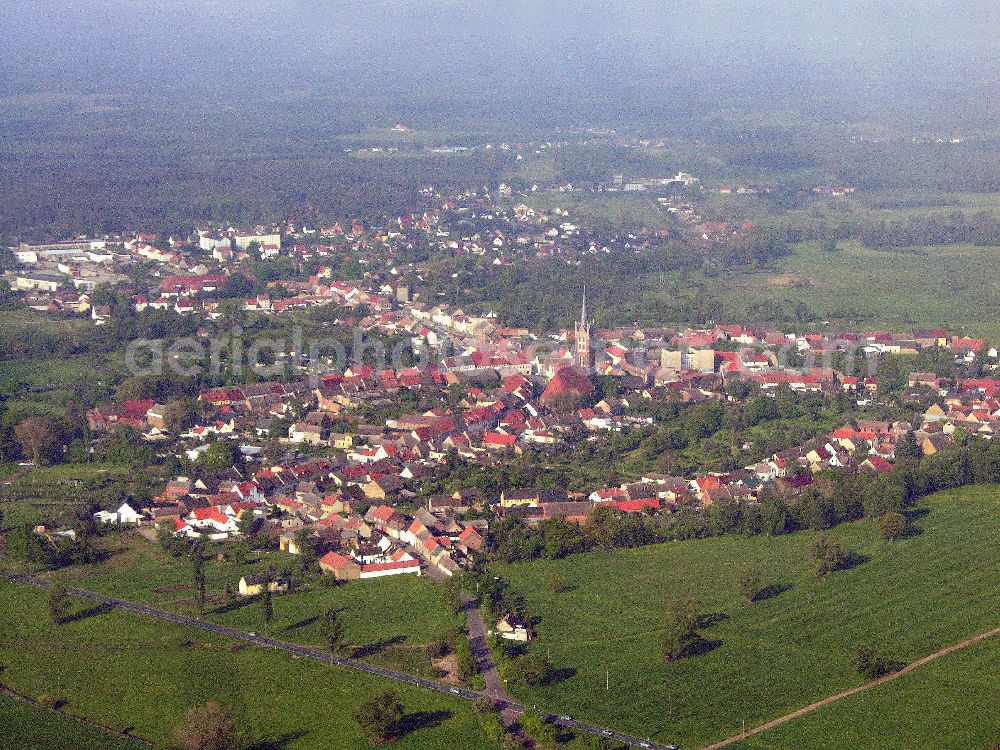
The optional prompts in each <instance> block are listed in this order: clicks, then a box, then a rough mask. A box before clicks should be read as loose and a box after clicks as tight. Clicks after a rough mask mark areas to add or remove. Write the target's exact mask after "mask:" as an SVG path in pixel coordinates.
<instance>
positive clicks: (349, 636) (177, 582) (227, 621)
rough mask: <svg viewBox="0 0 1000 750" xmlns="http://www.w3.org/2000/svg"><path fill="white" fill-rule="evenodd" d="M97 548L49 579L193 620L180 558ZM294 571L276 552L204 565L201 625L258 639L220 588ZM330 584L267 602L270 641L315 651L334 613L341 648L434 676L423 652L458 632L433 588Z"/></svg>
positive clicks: (136, 544) (252, 607)
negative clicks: (100, 556) (325, 617)
mask: <svg viewBox="0 0 1000 750" xmlns="http://www.w3.org/2000/svg"><path fill="white" fill-rule="evenodd" d="M98 544H99V545H100V546H101V547H103V548H104V549H105V550H106V551H107V552H108V553H109V556H108V557H107V559H105V560H104V561H103V562H101V563H98V564H95V565H88V566H80V567H70V568H65V569H63V570H60V571H58V572H57V573H52V574H50V575H51V576H52V577H54V578H58V579H59V580H62V581H63V582H65V583H66V584H67V585H70V586H77V587H80V588H86V589H89V590H92V591H97V592H100V593H103V594H108V595H111V596H118V597H121V598H123V599H128V600H129V601H136V602H143V603H147V604H151V605H153V606H156V607H159V608H161V609H167V610H171V611H176V612H179V613H181V614H186V615H190V616H194V615H196V614H197V604H196V591H195V588H194V585H193V573H192V567H191V564H190V562H189V561H188V560H187V559H186V558H183V559H179V560H178V559H176V558H173V557H171V556H170V555H167V554H166V553H164V552H163V551H162V550H161V549H160V547H159V546H158V545H157V544H156V543H154V542H149V541H147V540H145V539H142V538H141V537H139V536H138V535H134V534H112V535H109V536H107V537H103V538H101V539H100V540H99V541H98ZM219 549H222V550H224V549H225V548H224V547H220V548H219ZM297 565H298V558H294V557H292V556H290V555H287V554H285V553H281V552H269V553H255V555H254V556H253V557H252V558H251V559H250V560H248V561H247V563H246V564H237V563H236V562H233V561H226V562H217V561H215V560H214V559H213V560H210V561H209V562H207V563H206V566H205V576H206V584H207V585H206V590H207V605H206V612H205V619H206V620H208V621H209V622H216V623H219V624H220V625H229V626H231V627H235V628H240V629H243V630H254V631H258V632H262V631H263V627H264V623H263V621H262V617H261V609H262V608H261V603H260V601H259V598H258V597H238V596H237V597H227V596H226V595H225V590H226V586H227V585H228V586H229V587H231V589H232V590H233V591H235V590H236V589H237V587H238V584H239V581H240V578H241V577H242V576H243V575H245V574H249V573H257V572H263V571H264V570H266V569H267V568H268V567H269V566H273V567H275V569H277V570H282V569H285V568H286V567H288V568H294V566H297ZM331 583H332V579H331V578H330V577H328V576H323V577H320V578H319V579H318V580H317V581H315V582H314V583H313V584H312V585H311V586H310V587H308V588H302V589H293V591H292V592H291V593H289V594H283V595H276V596H274V597H273V599H272V602H273V607H274V619H273V621H272V623H271V633H272V634H273V635H274V637H275V638H279V639H281V640H286V641H293V642H297V643H303V644H308V645H313V646H320V647H322V645H323V641H322V637H321V634H320V630H319V625H318V617H319V615H321V614H322V613H323V612H324V611H326V610H327V609H328V608H329V607H331V606H334V607H336V608H337V610H338V612H339V614H340V617H341V621H342V623H343V625H344V628H345V637H344V640H345V643H346V644H348V645H349V646H351V647H353V648H354V649H356V650H357V651H358V653H359V655H360V656H362V657H363V658H366V659H368V660H371V661H373V662H376V663H378V664H381V665H383V666H386V667H390V668H393V669H399V670H401V671H405V672H409V673H412V674H417V675H419V676H422V677H435V676H436V671H435V668H434V667H433V665H432V664H431V660H430V658H429V657H428V656H427V654H426V650H425V647H426V646H427V645H428V644H430V643H433V642H436V641H442V640H448V639H449V638H450V637H451V635H452V633H453V632H454V630H455V629H456V628H458V627H459V625H460V622H459V620H458V618H457V617H456V616H454V615H452V614H451V612H450V611H449V610H448V609H447V607H446V606H445V604H444V603H443V599H442V596H441V593H442V592H441V589H440V587H439V585H438V584H437V583H436V582H434V581H433V580H431V579H430V578H428V577H426V576H421V577H415V576H396V577H388V578H377V579H374V580H370V581H355V582H352V583H349V584H347V585H343V586H336V587H334V586H332V585H330V584H331Z"/></svg>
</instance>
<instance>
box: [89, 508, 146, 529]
mask: <svg viewBox="0 0 1000 750" xmlns="http://www.w3.org/2000/svg"><path fill="white" fill-rule="evenodd" d="M142 519H143V515H142V513H139V512H138V511H137V510H135V508H133V507H132V506H131V505H129V504H128V503H122V504H121V506H120V507H119V508H118V510H115V511H109V510H99V511H97V512H96V513H95V514H94V520H95V521H97V522H98V523H120V524H123V525H128V526H138V525H139V524H140V523H142Z"/></svg>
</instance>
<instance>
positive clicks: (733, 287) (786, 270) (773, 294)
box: [651, 242, 1000, 338]
mask: <svg viewBox="0 0 1000 750" xmlns="http://www.w3.org/2000/svg"><path fill="white" fill-rule="evenodd" d="M840 246H841V248H842V249H841V250H840V251H839V252H835V253H830V252H824V251H823V250H822V249H821V248H820V245H819V243H802V244H799V245H796V246H795V247H794V251H793V253H792V254H791V255H789V256H787V257H785V258H782V259H781V260H779V261H778V262H777V264H776V266H775V268H773V269H770V270H768V271H766V272H753V273H747V272H739V273H736V274H734V275H732V276H726V277H722V276H720V277H716V278H713V279H708V280H706V282H705V284H706V290H707V292H708V293H709V294H710V296H713V297H716V298H718V299H719V300H720V301H721V302H722V305H723V309H724V310H725V311H726V316H727V318H732V319H741V316H742V315H744V314H745V312H746V310H747V309H749V308H752V307H753V306H755V305H759V304H761V303H763V302H767V301H773V302H776V303H779V304H780V305H781V306H782V307H783V308H784V309H786V310H787V309H791V306H792V305H795V304H796V303H799V302H801V303H803V304H804V305H805V306H806V307H807V308H808V309H809V311H810V312H812V313H813V314H814V315H816V316H818V317H819V318H820V319H822V320H830V321H832V322H833V324H832V326H831V327H832V328H834V329H836V330H841V329H843V328H846V329H847V330H854V328H852V327H856V328H857V329H859V330H882V329H888V330H894V331H902V332H905V331H910V330H912V329H913V328H926V327H937V326H941V327H944V328H947V329H948V330H949V331H955V332H966V333H969V334H971V335H982V336H987V337H991V338H998V337H1000V323H998V322H997V321H1000V279H998V277H997V275H996V273H993V272H992V271H991V269H993V268H995V267H996V264H997V262H998V260H1000V249H997V248H989V247H978V246H974V245H935V246H932V247H923V248H903V249H900V250H898V251H894V252H891V251H884V250H872V249H869V248H866V247H864V246H862V245H860V244H858V243H854V242H850V243H847V242H844V243H841V245H840ZM655 283H658V282H656V281H655V280H651V284H655ZM651 288H652V287H651Z"/></svg>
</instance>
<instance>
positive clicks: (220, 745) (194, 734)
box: [174, 701, 243, 750]
mask: <svg viewBox="0 0 1000 750" xmlns="http://www.w3.org/2000/svg"><path fill="white" fill-rule="evenodd" d="M174 736H175V739H176V740H177V743H178V744H179V745H180V747H181V748H182V750H239V748H240V747H242V746H243V742H242V738H241V737H240V732H239V728H238V727H237V726H236V720H235V719H234V718H233V710H232V709H231V708H229V707H226V706H220V705H219V704H218V703H216V702H214V701H209V702H208V703H206V704H205V705H204V706H193V707H192V708H189V709H188V710H187V713H186V714H185V715H184V723H183V724H181V725H180V726H179V727H177V731H176V732H175V733H174Z"/></svg>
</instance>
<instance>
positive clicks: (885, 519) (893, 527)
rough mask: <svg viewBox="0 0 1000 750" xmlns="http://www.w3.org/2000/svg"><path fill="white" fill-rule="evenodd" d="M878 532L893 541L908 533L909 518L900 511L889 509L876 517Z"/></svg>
mask: <svg viewBox="0 0 1000 750" xmlns="http://www.w3.org/2000/svg"><path fill="white" fill-rule="evenodd" d="M878 533H879V534H881V535H882V536H883V537H884V538H885V539H888V540H890V541H894V540H896V539H902V538H903V537H905V536H906V535H907V534H909V533H910V520H909V519H908V518H907V517H906V516H904V515H903V514H902V513H896V512H895V511H891V512H889V513H886V514H885V515H884V516H882V517H881V518H880V519H878Z"/></svg>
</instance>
